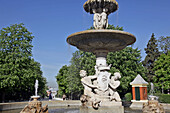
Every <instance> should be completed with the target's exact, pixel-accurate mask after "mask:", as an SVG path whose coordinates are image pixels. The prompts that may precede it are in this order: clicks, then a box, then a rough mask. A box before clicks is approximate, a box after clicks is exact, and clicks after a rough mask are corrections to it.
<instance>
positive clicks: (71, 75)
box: [56, 51, 95, 99]
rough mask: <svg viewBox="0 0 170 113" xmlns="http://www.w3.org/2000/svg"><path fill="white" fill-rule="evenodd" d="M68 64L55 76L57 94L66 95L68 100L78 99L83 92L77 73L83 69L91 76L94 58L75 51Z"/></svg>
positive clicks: (87, 53)
mask: <svg viewBox="0 0 170 113" xmlns="http://www.w3.org/2000/svg"><path fill="white" fill-rule="evenodd" d="M70 63H71V64H70V65H69V66H63V67H62V68H61V69H60V70H59V73H58V75H57V76H56V79H57V83H58V86H59V93H60V95H63V94H66V95H67V97H69V98H70V99H79V98H80V96H81V94H82V92H83V86H82V84H81V81H80V79H81V78H80V75H79V72H80V70H82V69H83V70H86V71H87V72H88V75H93V74H94V73H95V70H94V66H95V56H94V55H93V54H92V53H90V52H83V51H76V52H75V53H73V57H72V59H71V61H70ZM73 95H74V96H73Z"/></svg>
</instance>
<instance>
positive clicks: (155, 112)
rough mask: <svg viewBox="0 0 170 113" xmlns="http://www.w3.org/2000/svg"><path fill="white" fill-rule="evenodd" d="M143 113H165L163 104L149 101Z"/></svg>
mask: <svg viewBox="0 0 170 113" xmlns="http://www.w3.org/2000/svg"><path fill="white" fill-rule="evenodd" d="M142 111H143V113H165V110H164V108H163V105H162V104H158V101H157V100H149V101H148V103H144V104H143V109H142Z"/></svg>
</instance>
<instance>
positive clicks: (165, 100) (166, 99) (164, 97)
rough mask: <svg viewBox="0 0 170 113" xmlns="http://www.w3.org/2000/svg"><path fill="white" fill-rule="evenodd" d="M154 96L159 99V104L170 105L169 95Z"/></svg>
mask: <svg viewBox="0 0 170 113" xmlns="http://www.w3.org/2000/svg"><path fill="white" fill-rule="evenodd" d="M155 96H158V97H159V102H161V103H170V95H169V94H155Z"/></svg>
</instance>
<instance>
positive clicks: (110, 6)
mask: <svg viewBox="0 0 170 113" xmlns="http://www.w3.org/2000/svg"><path fill="white" fill-rule="evenodd" d="M83 7H84V10H85V11H86V12H90V14H93V13H94V12H93V10H95V11H96V13H101V12H103V9H107V13H108V14H110V13H113V12H115V11H116V10H117V9H118V3H117V2H116V0H88V1H87V2H85V3H84V5H83Z"/></svg>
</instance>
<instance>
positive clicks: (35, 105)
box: [20, 96, 48, 113]
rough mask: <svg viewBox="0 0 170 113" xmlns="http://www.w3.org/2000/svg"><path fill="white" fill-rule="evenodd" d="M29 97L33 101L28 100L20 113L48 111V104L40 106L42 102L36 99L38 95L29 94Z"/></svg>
mask: <svg viewBox="0 0 170 113" xmlns="http://www.w3.org/2000/svg"><path fill="white" fill-rule="evenodd" d="M31 98H32V99H33V101H31V102H29V103H28V105H26V106H25V107H24V109H23V110H22V111H21V112H20V113H48V105H45V106H44V107H42V102H40V101H38V99H39V98H40V96H31Z"/></svg>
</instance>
